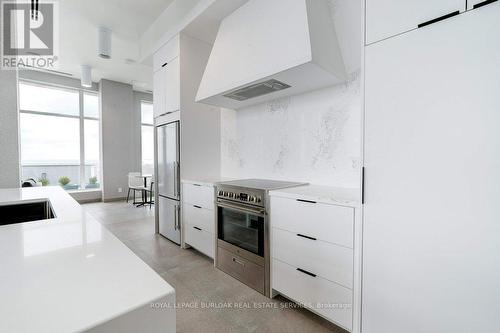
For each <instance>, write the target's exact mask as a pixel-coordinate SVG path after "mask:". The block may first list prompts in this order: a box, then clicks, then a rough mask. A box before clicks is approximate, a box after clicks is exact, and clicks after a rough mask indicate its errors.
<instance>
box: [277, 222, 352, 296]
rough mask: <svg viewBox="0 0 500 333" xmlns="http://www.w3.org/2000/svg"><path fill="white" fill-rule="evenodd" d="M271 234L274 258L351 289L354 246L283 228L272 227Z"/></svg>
mask: <svg viewBox="0 0 500 333" xmlns="http://www.w3.org/2000/svg"><path fill="white" fill-rule="evenodd" d="M272 233H273V236H272V237H273V241H272V243H271V244H272V247H273V250H272V255H273V258H276V259H279V260H281V261H283V262H285V263H288V264H290V265H292V266H295V267H300V268H302V269H305V270H307V271H308V272H311V273H314V274H316V275H318V276H321V277H323V278H325V279H327V280H330V281H333V282H336V283H338V284H341V285H343V286H344V287H347V288H350V289H352V275H353V250H352V249H349V248H346V247H342V246H338V245H335V244H331V243H327V242H324V241H320V240H312V239H308V238H304V237H300V236H297V234H294V233H291V232H289V231H285V230H281V229H276V228H273V230H272Z"/></svg>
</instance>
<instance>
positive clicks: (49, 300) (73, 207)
mask: <svg viewBox="0 0 500 333" xmlns="http://www.w3.org/2000/svg"><path fill="white" fill-rule="evenodd" d="M38 199H49V200H50V202H51V204H52V207H53V209H54V211H55V214H56V216H57V217H56V218H55V219H51V220H45V221H36V222H27V223H18V224H11V225H5V226H0V267H1V269H0V298H1V300H0V313H1V318H2V320H0V332H38V333H40V332H51V333H52V332H80V331H83V330H86V329H89V328H92V327H95V326H97V325H99V324H102V323H105V322H108V321H109V320H111V319H114V318H117V317H118V316H121V315H124V314H127V313H128V312H130V311H133V310H135V309H138V308H140V307H144V306H146V305H148V306H149V304H150V303H151V302H152V301H155V300H159V299H165V297H166V296H169V295H171V296H172V299H174V297H175V291H174V289H173V288H172V287H171V286H170V285H169V284H168V283H166V282H165V281H164V280H163V279H162V278H161V277H160V276H159V275H158V274H156V272H154V271H153V270H152V269H151V268H150V267H149V266H148V265H146V264H145V263H144V262H143V261H142V260H141V259H139V258H138V257H137V256H136V255H135V254H134V253H133V252H132V251H131V250H129V249H128V248H127V247H126V246H125V245H124V244H122V243H121V242H120V241H119V240H118V239H117V238H116V237H115V236H114V235H112V234H111V233H110V232H109V231H108V230H106V228H105V227H104V226H102V225H101V224H100V223H99V222H97V221H96V220H94V219H93V218H92V217H91V216H90V215H89V214H88V213H86V212H85V211H84V210H83V208H82V207H81V206H80V205H79V204H78V203H77V202H76V201H75V200H73V199H72V198H71V197H70V196H69V195H68V194H67V193H66V192H65V191H64V190H63V189H61V188H60V187H56V186H54V187H34V188H23V189H0V205H3V204H6V203H16V202H21V201H24V200H38ZM0 218H1V217H0Z"/></svg>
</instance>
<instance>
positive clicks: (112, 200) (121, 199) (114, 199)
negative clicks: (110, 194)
mask: <svg viewBox="0 0 500 333" xmlns="http://www.w3.org/2000/svg"><path fill="white" fill-rule="evenodd" d="M126 199H127V197H116V198H106V199H104V198H103V199H102V202H114V201H125V200H126Z"/></svg>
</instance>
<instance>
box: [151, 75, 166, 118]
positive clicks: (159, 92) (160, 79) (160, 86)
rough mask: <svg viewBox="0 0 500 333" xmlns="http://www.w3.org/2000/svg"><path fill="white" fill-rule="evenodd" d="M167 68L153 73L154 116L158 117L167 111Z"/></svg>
mask: <svg viewBox="0 0 500 333" xmlns="http://www.w3.org/2000/svg"><path fill="white" fill-rule="evenodd" d="M165 80H166V76H165V70H164V69H163V68H161V69H160V70H158V71H156V72H154V73H153V116H154V118H157V117H159V116H161V115H162V114H165V113H166V111H165V109H166V106H165V103H166V100H165V93H164V92H165V91H166V87H165V84H166V82H165Z"/></svg>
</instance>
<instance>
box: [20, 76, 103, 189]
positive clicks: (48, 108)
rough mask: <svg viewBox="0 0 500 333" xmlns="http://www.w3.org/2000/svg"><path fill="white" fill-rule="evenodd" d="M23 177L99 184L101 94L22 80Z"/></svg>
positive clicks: (89, 185) (75, 186)
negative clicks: (99, 96)
mask: <svg viewBox="0 0 500 333" xmlns="http://www.w3.org/2000/svg"><path fill="white" fill-rule="evenodd" d="M19 107H20V128H21V165H22V178H23V179H27V178H33V179H35V180H37V181H40V182H42V184H43V185H61V186H63V187H64V188H65V189H67V190H75V189H89V188H99V187H100V185H99V183H100V181H99V179H100V161H99V156H100V154H99V102H98V96H97V93H94V92H89V91H83V90H79V89H66V88H59V87H53V86H46V85H41V84H38V83H31V82H24V81H21V82H19Z"/></svg>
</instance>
